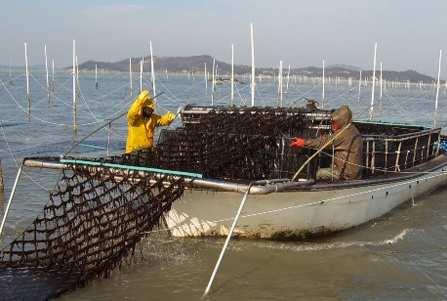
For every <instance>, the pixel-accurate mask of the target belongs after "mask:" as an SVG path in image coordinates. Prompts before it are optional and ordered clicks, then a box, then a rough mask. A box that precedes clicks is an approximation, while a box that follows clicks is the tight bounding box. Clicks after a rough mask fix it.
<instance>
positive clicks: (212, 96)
mask: <svg viewBox="0 0 447 301" xmlns="http://www.w3.org/2000/svg"><path fill="white" fill-rule="evenodd" d="M215 68H216V58H214V57H213V69H212V75H211V76H212V77H211V78H212V82H211V105H212V106H214V90H215V88H216V74H215V72H216V70H215Z"/></svg>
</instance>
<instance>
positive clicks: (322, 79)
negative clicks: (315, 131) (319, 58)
mask: <svg viewBox="0 0 447 301" xmlns="http://www.w3.org/2000/svg"><path fill="white" fill-rule="evenodd" d="M324 64H325V62H324V60H323V70H322V71H323V73H322V75H321V83H322V89H323V90H322V91H321V108H324V101H325V99H326V96H325V95H324V93H325V91H324V69H325V66H324Z"/></svg>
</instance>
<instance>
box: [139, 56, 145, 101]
mask: <svg viewBox="0 0 447 301" xmlns="http://www.w3.org/2000/svg"><path fill="white" fill-rule="evenodd" d="M143 64H144V59H141V60H140V93H141V91H143Z"/></svg>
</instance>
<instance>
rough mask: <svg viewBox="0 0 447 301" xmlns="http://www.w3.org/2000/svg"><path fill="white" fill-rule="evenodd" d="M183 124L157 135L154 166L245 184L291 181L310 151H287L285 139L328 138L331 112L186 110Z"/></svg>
mask: <svg viewBox="0 0 447 301" xmlns="http://www.w3.org/2000/svg"><path fill="white" fill-rule="evenodd" d="M182 121H183V124H184V127H183V128H177V129H174V130H163V131H162V132H161V134H160V137H159V141H158V144H157V147H156V149H155V152H156V155H155V157H154V158H153V162H152V163H153V164H155V165H156V166H158V167H162V168H168V169H176V170H187V171H193V172H200V173H202V174H203V175H204V176H206V177H210V178H219V179H230V180H233V181H242V182H249V181H253V180H262V179H277V178H290V177H291V176H293V174H294V173H295V172H296V169H297V168H298V167H299V166H300V165H301V164H302V163H304V162H305V160H306V159H307V158H308V156H309V155H310V153H311V151H309V150H305V149H302V150H296V149H292V148H290V147H289V143H290V138H291V137H294V136H300V137H316V136H318V135H322V134H325V133H327V132H328V131H329V129H330V125H329V124H330V112H329V111H323V110H307V109H304V108H269V107H262V108H258V107H252V108H224V107H217V108H208V107H192V106H189V107H186V108H185V110H184V111H183V112H182ZM314 165H315V164H310V165H309V166H308V167H309V168H308V169H307V170H306V175H307V177H313V175H314V173H315V168H314ZM306 175H304V176H306Z"/></svg>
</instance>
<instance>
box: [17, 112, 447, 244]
mask: <svg viewBox="0 0 447 301" xmlns="http://www.w3.org/2000/svg"><path fill="white" fill-rule="evenodd" d="M330 113H331V111H329V110H321V109H317V108H315V107H313V106H310V107H304V108H266V107H255V108H253V107H250V108H235V107H203V106H194V105H189V106H187V107H185V108H184V109H183V111H182V113H181V116H182V122H183V126H182V127H180V128H177V129H174V130H163V131H162V133H161V134H160V137H159V141H158V145H157V147H156V148H155V151H152V152H150V153H149V155H148V154H147V153H136V154H131V155H125V156H121V157H119V158H120V159H119V160H120V161H118V163H120V164H121V165H120V166H121V167H122V166H133V167H135V166H146V167H148V166H149V167H151V168H154V169H153V171H154V172H155V173H161V174H165V173H169V174H171V175H174V176H176V177H182V178H184V181H185V185H186V190H185V192H184V194H183V196H182V197H181V198H180V199H178V200H176V201H175V202H174V203H173V204H172V208H171V210H170V211H169V212H167V213H166V214H165V221H166V226H167V227H168V229H169V230H170V232H171V233H172V235H173V236H175V237H199V236H225V235H227V234H228V233H229V229H230V225H231V224H232V222H233V219H234V215H235V212H236V210H237V208H238V206H239V204H240V201H241V197H242V196H243V194H244V193H245V192H247V191H248V190H249V194H248V198H247V200H246V203H245V206H244V208H243V211H242V214H241V216H240V219H239V221H238V224H237V226H236V228H235V230H234V233H235V234H236V235H238V236H239V237H244V238H250V239H258V238H261V239H278V240H281V239H303V238H308V237H313V236H319V235H324V234H329V233H333V232H337V231H341V230H345V229H349V228H352V227H355V226H358V225H361V224H363V223H366V222H368V221H371V220H373V219H375V218H378V217H380V216H383V215H384V214H387V213H389V212H390V211H391V210H393V209H394V208H396V207H398V206H399V205H401V204H403V203H405V202H408V201H414V199H415V198H416V197H418V196H419V195H421V194H424V193H427V192H429V191H432V190H434V189H436V188H438V187H440V186H442V185H443V184H444V183H446V182H447V155H446V153H445V151H444V150H443V141H444V138H445V137H443V136H442V135H441V129H440V128H427V127H423V126H416V125H409V124H396V123H386V122H378V121H374V122H372V121H355V122H354V124H355V125H356V127H357V128H358V129H359V131H360V133H361V135H362V137H363V143H364V149H363V154H364V155H363V157H364V158H363V162H364V168H363V177H362V179H360V180H342V181H321V180H316V172H317V170H318V168H321V167H327V166H331V164H332V159H331V158H333V157H331V155H330V154H328V153H324V152H321V153H320V154H318V155H317V156H314V158H313V159H312V160H307V159H309V158H310V157H311V155H312V154H314V152H315V151H312V150H300V151H296V150H293V149H291V148H289V147H288V141H287V137H290V136H295V135H302V136H317V135H321V134H324V133H329V132H330ZM116 159H117V157H115V159H114V161H113V162H117V160H116ZM306 160H307V161H308V164H307V162H306ZM89 162H90V161H85V160H84V161H79V160H78V161H76V160H72V161H70V160H68V161H67V159H65V161H63V160H62V161H61V160H57V159H55V160H53V161H52V162H49V161H48V160H47V161H45V162H44V161H42V160H40V159H36V158H34V159H27V160H25V166H31V167H51V168H64V167H65V166H66V164H67V163H76V164H93V163H91V162H90V163H89ZM101 162H107V160H101ZM305 163H306V168H304V169H303V172H301V173H300V174H299V175H298V177H297V178H296V179H295V180H293V181H292V180H291V178H292V175H293V174H294V173H295V172H296V171H297V170H298V169H299V167H300V166H302V165H303V164H305ZM94 164H95V166H96V167H98V164H103V163H97V162H95V163H94ZM109 167H112V168H115V167H117V166H116V165H114V166H109Z"/></svg>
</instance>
